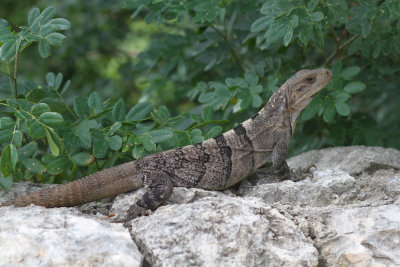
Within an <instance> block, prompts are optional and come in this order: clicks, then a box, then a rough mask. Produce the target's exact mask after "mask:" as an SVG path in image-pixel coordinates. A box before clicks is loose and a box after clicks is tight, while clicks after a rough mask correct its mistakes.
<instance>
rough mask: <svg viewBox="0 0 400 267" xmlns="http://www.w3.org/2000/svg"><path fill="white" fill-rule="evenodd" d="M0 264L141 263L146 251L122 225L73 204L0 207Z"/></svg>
mask: <svg viewBox="0 0 400 267" xmlns="http://www.w3.org/2000/svg"><path fill="white" fill-rule="evenodd" d="M0 259H1V260H0V266H15V265H17V264H18V265H19V266H94V265H95V266H141V264H142V260H143V256H142V255H141V254H140V252H139V250H138V248H137V246H136V245H135V243H134V242H133V241H132V240H131V237H130V235H129V233H128V232H127V231H126V229H124V228H123V227H122V225H118V224H109V223H102V222H98V221H96V220H93V219H90V218H85V217H84V216H82V214H81V213H80V212H79V211H77V210H75V209H72V208H54V209H46V208H43V207H38V206H33V205H31V206H29V207H25V208H14V207H3V208H1V209H0Z"/></svg>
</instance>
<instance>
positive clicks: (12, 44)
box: [0, 38, 17, 61]
mask: <svg viewBox="0 0 400 267" xmlns="http://www.w3.org/2000/svg"><path fill="white" fill-rule="evenodd" d="M16 53H17V39H16V38H15V40H14V41H8V42H6V43H4V44H3V45H2V46H1V47H0V59H1V60H2V61H9V60H11V59H12V58H13V57H14V56H15V54H16Z"/></svg>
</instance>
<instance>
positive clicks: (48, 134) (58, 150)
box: [45, 129, 60, 157]
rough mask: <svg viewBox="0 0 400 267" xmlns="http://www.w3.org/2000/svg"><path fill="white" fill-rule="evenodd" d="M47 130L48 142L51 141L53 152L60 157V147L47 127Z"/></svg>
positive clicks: (50, 145)
mask: <svg viewBox="0 0 400 267" xmlns="http://www.w3.org/2000/svg"><path fill="white" fill-rule="evenodd" d="M45 131H46V137H47V142H49V147H50V151H51V154H53V155H54V156H55V157H58V155H60V148H59V147H58V146H57V144H56V143H55V142H54V140H53V138H52V136H51V134H50V132H49V131H48V130H47V129H45Z"/></svg>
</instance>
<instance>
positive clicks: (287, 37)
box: [283, 26, 293, 47]
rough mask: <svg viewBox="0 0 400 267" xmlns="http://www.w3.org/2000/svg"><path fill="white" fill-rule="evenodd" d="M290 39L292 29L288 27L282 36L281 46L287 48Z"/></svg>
mask: <svg viewBox="0 0 400 267" xmlns="http://www.w3.org/2000/svg"><path fill="white" fill-rule="evenodd" d="M292 37H293V27H292V26H288V27H287V29H286V32H285V35H284V36H283V45H284V46H286V47H287V46H288V45H289V43H290V41H291V40H292Z"/></svg>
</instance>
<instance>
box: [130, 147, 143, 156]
mask: <svg viewBox="0 0 400 267" xmlns="http://www.w3.org/2000/svg"><path fill="white" fill-rule="evenodd" d="M143 155H144V147H143V146H135V147H134V148H133V150H132V157H133V158H134V159H141V158H142V157H143Z"/></svg>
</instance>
